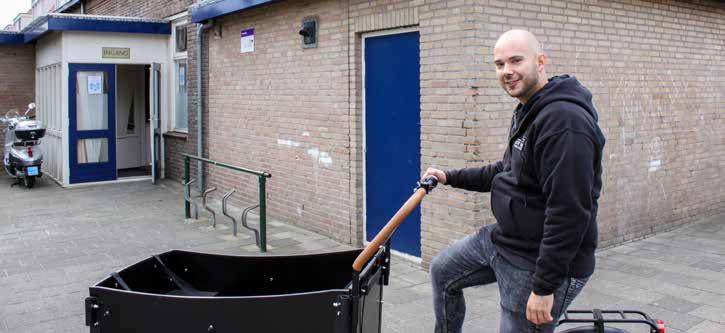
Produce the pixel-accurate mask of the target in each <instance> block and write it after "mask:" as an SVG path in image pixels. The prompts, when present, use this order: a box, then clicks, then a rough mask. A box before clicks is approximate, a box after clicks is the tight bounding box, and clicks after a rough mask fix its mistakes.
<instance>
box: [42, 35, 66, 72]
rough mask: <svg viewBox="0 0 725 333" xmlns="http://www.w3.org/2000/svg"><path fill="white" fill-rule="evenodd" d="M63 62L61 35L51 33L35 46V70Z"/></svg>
mask: <svg viewBox="0 0 725 333" xmlns="http://www.w3.org/2000/svg"><path fill="white" fill-rule="evenodd" d="M62 61H63V41H62V38H61V34H60V33H57V32H52V33H49V34H47V35H45V36H43V38H40V39H38V41H37V43H36V44H35V68H40V67H45V66H48V65H52V64H57V63H60V62H62Z"/></svg>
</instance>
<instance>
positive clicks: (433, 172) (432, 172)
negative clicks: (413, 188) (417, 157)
mask: <svg viewBox="0 0 725 333" xmlns="http://www.w3.org/2000/svg"><path fill="white" fill-rule="evenodd" d="M428 176H434V177H436V178H438V183H439V184H442V185H445V184H447V183H448V180H447V179H446V173H445V172H443V171H442V170H438V169H436V168H428V170H426V171H425V173H423V177H421V179H425V177H428Z"/></svg>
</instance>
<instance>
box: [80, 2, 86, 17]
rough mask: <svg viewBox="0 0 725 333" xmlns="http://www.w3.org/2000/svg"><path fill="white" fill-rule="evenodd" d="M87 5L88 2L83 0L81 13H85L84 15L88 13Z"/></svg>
mask: <svg viewBox="0 0 725 333" xmlns="http://www.w3.org/2000/svg"><path fill="white" fill-rule="evenodd" d="M85 5H86V4H85V3H84V2H83V0H81V14H83V15H85V14H86V6H85Z"/></svg>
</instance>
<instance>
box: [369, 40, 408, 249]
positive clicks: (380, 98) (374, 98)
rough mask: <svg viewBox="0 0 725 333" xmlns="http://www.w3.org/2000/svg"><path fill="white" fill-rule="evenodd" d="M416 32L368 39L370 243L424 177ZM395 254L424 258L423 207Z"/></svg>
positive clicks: (404, 228) (395, 242)
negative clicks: (421, 162)
mask: <svg viewBox="0 0 725 333" xmlns="http://www.w3.org/2000/svg"><path fill="white" fill-rule="evenodd" d="M419 45H420V42H419V35H418V32H408V33H400V34H395V35H386V36H379V37H368V38H365V55H364V57H365V221H366V235H365V237H366V240H368V241H370V240H372V239H373V238H374V237H375V235H376V234H377V233H378V231H380V229H382V227H383V226H384V225H385V223H387V222H388V220H390V218H391V217H393V215H394V214H395V212H397V211H398V209H399V208H400V207H401V206H402V205H403V203H405V201H406V200H407V199H408V198H409V197H410V196H411V195H412V194H413V191H412V190H413V187H414V186H415V182H416V181H418V179H419V178H420V47H419ZM392 246H393V249H395V250H397V251H400V252H403V253H406V254H409V255H412V256H415V257H420V208H418V209H416V210H415V211H414V212H413V213H412V214H411V215H410V216H409V217H408V218H407V219H406V221H404V222H403V224H401V226H400V227H399V228H398V230H397V231H396V232H395V234H394V235H393V238H392Z"/></svg>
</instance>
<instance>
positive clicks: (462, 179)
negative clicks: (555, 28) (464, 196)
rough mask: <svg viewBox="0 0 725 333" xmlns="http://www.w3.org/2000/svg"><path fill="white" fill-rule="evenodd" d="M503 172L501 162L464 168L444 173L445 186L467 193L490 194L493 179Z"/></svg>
mask: <svg viewBox="0 0 725 333" xmlns="http://www.w3.org/2000/svg"><path fill="white" fill-rule="evenodd" d="M501 171H503V161H498V162H496V163H492V164H489V165H486V166H484V167H480V168H464V169H454V170H447V171H445V174H446V179H447V184H448V185H450V186H452V187H455V188H462V189H466V190H469V191H478V192H490V191H491V181H492V180H493V177H494V176H495V175H496V174H497V173H499V172H501Z"/></svg>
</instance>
